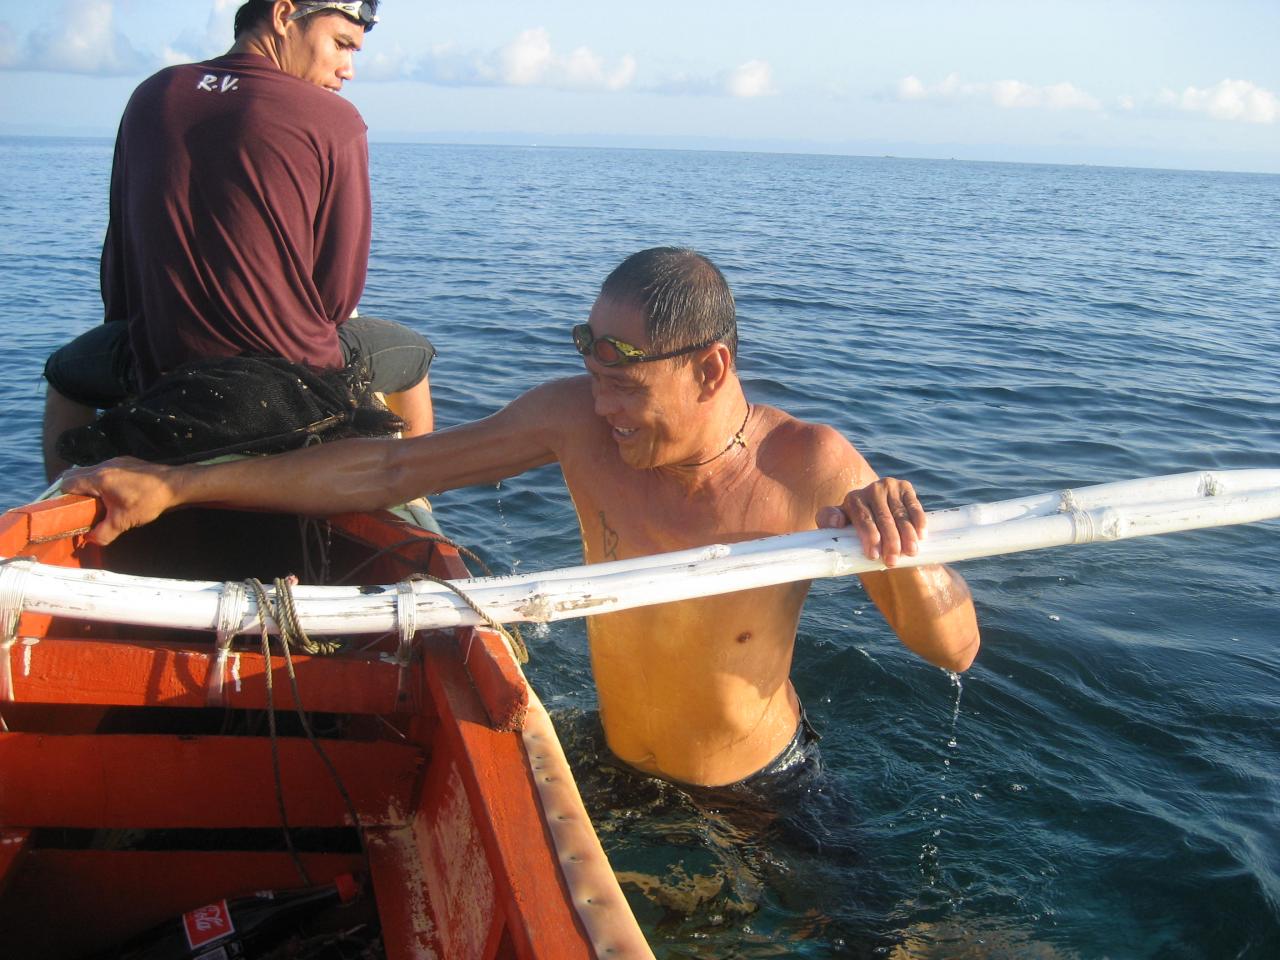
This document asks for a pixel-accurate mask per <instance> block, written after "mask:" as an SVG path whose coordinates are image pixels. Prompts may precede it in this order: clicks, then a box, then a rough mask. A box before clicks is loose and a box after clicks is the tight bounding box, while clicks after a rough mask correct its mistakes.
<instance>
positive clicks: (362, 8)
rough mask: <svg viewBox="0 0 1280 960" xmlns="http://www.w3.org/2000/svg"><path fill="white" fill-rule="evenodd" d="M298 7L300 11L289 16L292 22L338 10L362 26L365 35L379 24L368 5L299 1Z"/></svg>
mask: <svg viewBox="0 0 1280 960" xmlns="http://www.w3.org/2000/svg"><path fill="white" fill-rule="evenodd" d="M296 6H297V8H298V9H297V10H296V11H294V12H293V13H291V14H289V19H290V20H300V19H302V18H303V17H305V16H307V15H308V14H312V13H319V12H320V11H321V10H337V11H338V12H339V13H345V14H346V15H347V16H348V17H350V18H351V19H352V20H354V21H356V22H357V23H358V24H360V26H362V27H364V32H365V33H368V32H369V31H370V30H372V29H373V25H374V24H375V23H377V22H378V18H377V16H376V15H375V14H374V12H373V7H372V6H370V5H369V4H367V3H342V2H338V0H297V3H296Z"/></svg>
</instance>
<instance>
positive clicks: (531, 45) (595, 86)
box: [406, 27, 636, 91]
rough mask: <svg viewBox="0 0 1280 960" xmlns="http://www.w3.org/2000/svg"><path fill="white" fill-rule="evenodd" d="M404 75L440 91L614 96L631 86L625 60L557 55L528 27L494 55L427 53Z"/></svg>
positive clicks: (542, 34) (587, 52) (580, 53)
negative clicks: (498, 89) (538, 90)
mask: <svg viewBox="0 0 1280 960" xmlns="http://www.w3.org/2000/svg"><path fill="white" fill-rule="evenodd" d="M406 72H407V75H408V76H410V77H411V78H413V79H417V80H422V81H425V82H427V83H436V84H440V85H442V86H459V87H469V86H477V87H488V86H507V87H547V88H551V89H556V90H579V91H582V90H603V91H617V90H624V89H626V88H627V87H629V86H630V85H631V83H632V82H633V81H634V80H635V76H636V60H635V57H632V56H631V55H630V54H627V55H625V56H623V57H620V58H619V59H618V60H617V62H616V63H614V64H612V65H610V64H609V63H607V62H606V61H605V59H604V58H603V57H601V56H600V55H599V54H597V53H595V52H594V51H593V50H591V49H590V48H588V47H577V48H575V49H574V50H571V51H570V52H569V53H567V54H562V53H558V52H557V51H556V49H555V47H554V45H553V44H552V42H551V35H550V34H549V33H548V32H547V30H546V29H545V28H543V27H533V28H531V29H529V30H525V31H524V32H523V33H521V34H520V35H519V36H518V37H516V38H515V39H514V40H512V41H511V42H510V43H508V44H506V45H505V46H503V47H501V48H499V49H497V50H492V51H485V52H466V51H463V50H459V49H458V48H457V47H456V46H454V45H453V44H443V45H439V46H436V47H433V48H432V49H431V50H430V51H429V52H428V53H427V54H426V55H425V56H423V57H420V58H417V59H416V60H415V61H413V65H412V69H409V70H407V71H406Z"/></svg>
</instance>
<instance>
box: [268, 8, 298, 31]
mask: <svg viewBox="0 0 1280 960" xmlns="http://www.w3.org/2000/svg"><path fill="white" fill-rule="evenodd" d="M293 12H294V6H293V3H292V0H273V2H272V4H271V32H272V33H274V34H275V35H276V36H278V37H283V36H284V35H285V33H286V32H288V29H289V22H290V21H289V17H290V15H292V13H293Z"/></svg>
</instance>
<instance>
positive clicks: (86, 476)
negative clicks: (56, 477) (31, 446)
mask: <svg viewBox="0 0 1280 960" xmlns="http://www.w3.org/2000/svg"><path fill="white" fill-rule="evenodd" d="M168 471H169V468H167V467H164V466H161V465H159V464H154V463H148V462H146V461H145V460H138V459H135V458H133V457H118V458H116V459H114V460H107V461H106V462H104V463H99V464H96V465H95V466H92V467H76V468H74V469H72V470H68V471H67V472H66V473H64V474H63V475H62V491H63V493H75V494H80V495H81V496H86V497H95V498H97V499H98V500H99V501H100V502H101V503H102V506H103V510H104V516H103V518H102V519H101V520H100V521H98V523H97V524H96V525H95V526H94V527H93V529H92V530H90V531H89V533H88V534H87V537H86V539H88V541H89V542H90V543H96V544H98V545H99V546H106V545H107V544H109V543H111V541H113V540H115V539H116V538H117V537H118V536H120V534H122V533H124V532H125V531H126V530H132V529H133V528H134V527H140V526H142V525H143V524H145V523H150V522H151V521H152V520H154V519H155V518H156V517H158V516H160V514H162V513H164V511H165V510H167V509H168V508H169V507H171V506H173V505H174V504H175V502H176V501H175V498H174V495H173V488H172V486H171V485H170V484H169V482H168V481H167V479H166V474H167V473H168Z"/></svg>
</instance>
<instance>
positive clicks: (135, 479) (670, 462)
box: [64, 248, 979, 790]
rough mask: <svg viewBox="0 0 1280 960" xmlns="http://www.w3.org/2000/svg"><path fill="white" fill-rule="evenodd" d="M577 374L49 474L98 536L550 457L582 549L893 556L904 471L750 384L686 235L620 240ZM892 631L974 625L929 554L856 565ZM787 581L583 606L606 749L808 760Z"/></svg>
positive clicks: (937, 633)
mask: <svg viewBox="0 0 1280 960" xmlns="http://www.w3.org/2000/svg"><path fill="white" fill-rule="evenodd" d="M573 339H574V342H575V344H576V346H577V348H578V351H579V353H580V354H582V356H583V359H584V363H585V365H586V375H584V376H577V377H571V378H567V379H563V380H556V381H552V382H549V383H546V384H543V385H541V386H538V387H536V388H534V389H532V390H530V391H529V392H527V393H525V394H524V395H523V396H521V397H519V398H517V399H516V400H514V401H512V402H511V403H510V404H508V405H507V406H506V407H504V408H503V409H501V410H499V411H498V412H497V413H495V414H493V415H492V416H490V417H487V418H485V419H483V420H479V421H477V422H475V423H468V424H463V425H461V426H457V427H451V428H449V429H447V430H443V431H441V432H439V433H434V434H431V435H430V436H426V437H420V438H417V439H414V440H411V441H408V442H393V441H384V440H346V441H340V442H336V443H332V444H326V445H324V446H320V447H314V448H311V449H307V450H303V451H295V452H292V453H287V454H283V455H281V456H273V457H265V458H254V459H249V460H240V461H235V462H231V463H220V464H215V465H209V466H193V467H184V468H174V467H165V466H159V465H155V464H146V463H142V462H140V461H124V460H117V461H112V462H111V463H108V464H105V465H103V466H100V467H97V468H93V469H91V470H88V471H80V472H77V473H73V474H71V475H70V476H69V478H68V479H67V480H66V481H65V482H64V489H65V490H67V491H69V492H74V493H84V494H92V495H95V496H99V497H101V498H102V500H103V502H104V504H105V506H106V516H105V518H104V519H103V521H102V522H101V523H100V524H99V525H98V526H97V527H96V528H95V529H94V531H93V532H92V533H91V534H90V537H91V539H94V540H96V541H98V542H101V543H106V542H109V541H110V540H112V539H114V538H115V537H116V536H117V535H119V534H120V533H121V532H123V531H124V530H127V529H129V528H130V527H133V526H136V525H138V524H142V523H146V522H147V521H149V520H151V519H152V518H154V517H156V516H157V515H159V514H160V513H161V512H163V511H164V510H167V509H170V508H172V507H175V506H178V505H181V504H194V503H218V504H224V505H228V506H242V507H258V508H266V509H273V510H278V511H283V512H297V513H308V514H329V513H337V512H345V511H357V510H369V509H374V508H376V507H381V506H386V505H388V504H395V503H400V502H402V501H405V500H409V499H411V498H413V497H416V496H419V495H421V494H434V493H438V492H440V491H443V490H449V489H453V488H456V487H462V486H468V485H471V484H481V483H483V484H492V483H495V482H497V481H499V480H501V479H503V478H505V477H510V476H514V475H516V474H519V473H521V472H523V471H525V470H529V469H532V468H534V467H538V466H542V465H544V464H549V463H559V464H560V468H561V470H562V472H563V475H564V479H565V483H566V485H567V486H568V489H569V493H570V494H571V496H572V498H573V503H574V506H575V508H576V510H577V514H578V520H579V523H580V525H581V533H582V546H583V552H584V554H585V559H586V561H587V562H588V563H597V562H601V561H605V560H617V559H625V558H629V557H637V556H642V555H647V554H652V553H658V552H664V551H671V550H681V549H686V548H690V547H695V546H702V545H706V544H710V543H719V542H725V541H740V540H747V539H751V538H756V537H761V536H768V535H773V534H782V533H790V532H794V531H799V530H806V529H813V528H815V527H816V526H823V527H843V526H849V525H851V526H852V527H853V528H854V529H855V530H856V531H857V533H858V536H859V537H860V540H861V543H862V548H863V551H864V552H865V553H866V554H867V556H868V557H872V558H874V557H876V556H879V557H881V558H882V559H883V562H884V564H885V566H886V567H892V566H894V565H895V563H896V562H897V560H898V558H899V557H900V556H901V555H902V554H904V553H905V554H908V555H909V554H914V553H915V552H916V550H917V545H918V542H919V539H920V537H921V536H922V534H923V532H924V525H925V515H924V510H923V508H922V507H921V505H920V502H919V500H918V499H917V498H916V494H915V492H914V490H913V489H912V487H911V485H910V484H909V483H907V482H906V481H903V480H897V479H893V478H883V479H878V478H877V476H876V474H875V472H874V471H873V470H872V469H871V467H870V466H869V465H868V464H867V462H866V460H864V459H863V458H862V456H861V455H860V454H859V453H858V452H857V451H856V450H855V449H854V448H853V447H852V446H851V445H850V444H849V442H848V441H847V440H845V438H844V437H842V436H841V435H840V434H839V433H837V432H836V431H835V430H834V429H832V428H830V427H827V426H822V425H817V424H810V423H804V422H802V421H800V420H797V419H795V418H794V417H791V416H789V415H788V414H786V413H784V412H783V411H781V410H778V409H775V408H773V407H769V406H765V405H762V404H752V403H750V402H749V401H748V400H747V398H746V396H745V395H744V393H743V389H742V385H741V383H740V382H739V380H738V376H737V372H736V370H735V365H734V361H735V355H736V352H737V325H736V319H735V311H734V302H733V296H732V294H731V293H730V291H729V287H728V285H727V283H726V282H725V280H724V277H723V276H722V275H721V273H720V271H719V270H718V269H717V268H716V267H715V266H714V265H713V264H712V263H711V262H710V261H708V260H707V259H706V258H704V257H702V256H700V255H699V254H696V253H694V252H692V251H688V250H680V249H673V248H656V249H652V250H645V251H643V252H641V253H638V254H635V255H633V256H631V257H629V258H628V259H627V260H626V261H624V262H623V263H622V265H621V266H619V267H618V268H617V269H616V270H615V271H614V272H613V273H612V274H610V276H609V277H608V279H607V280H605V282H604V284H603V286H602V288H601V291H600V295H599V298H598V299H597V300H596V302H595V305H594V306H593V308H592V310H591V313H590V317H589V320H588V322H587V323H584V324H580V325H578V326H577V327H575V328H574V330H573ZM862 580H863V583H864V585H865V587H866V590H867V593H868V594H869V595H870V596H871V598H872V600H874V602H875V603H876V605H877V606H878V607H879V608H880V610H881V611H882V612H883V614H884V615H885V617H886V619H887V620H888V622H889V624H890V625H891V626H892V627H893V629H894V631H895V632H896V633H897V635H898V637H899V638H900V639H901V640H902V642H903V643H905V644H906V645H907V646H908V647H909V648H910V649H912V650H914V651H915V652H916V653H918V654H919V655H920V656H922V657H923V658H924V659H926V660H928V661H929V662H930V663H933V664H936V665H938V666H940V667H944V668H946V669H949V670H957V671H959V670H964V669H965V668H967V667H968V666H969V664H970V663H971V662H972V661H973V658H974V656H975V655H976V653H977V650H978V645H979V634H978V626H977V620H976V617H975V614H974V608H973V602H972V600H971V598H970V596H969V591H968V588H967V586H966V585H965V583H964V581H963V579H961V577H960V576H959V575H958V574H956V573H955V572H953V571H952V570H950V569H949V568H946V567H942V566H925V567H916V568H913V569H906V568H904V569H900V570H887V571H882V572H876V573H868V574H866V575H864V576H863V577H862ZM808 586H809V585H808V583H792V584H785V585H782V586H773V587H766V588H761V589H755V590H749V591H742V592H738V593H734V594H731V595H727V596H717V597H709V598H703V599H694V600H687V601H682V602H678V603H668V604H663V605H657V606H649V607H643V608H639V609H633V610H628V611H624V612H617V613H609V614H606V615H601V616H595V617H591V618H589V619H588V637H589V640H590V649H591V660H592V668H593V671H594V675H595V681H596V686H597V690H598V696H599V704H600V718H601V722H602V724H603V727H604V731H605V737H606V741H607V743H608V745H609V748H610V749H611V750H612V752H613V753H614V754H616V755H617V756H618V757H619V758H620V759H621V760H623V761H625V762H626V763H627V764H629V765H631V766H632V767H634V768H637V769H639V770H641V771H644V772H646V773H649V774H654V775H657V776H661V777H664V778H667V779H670V780H674V781H679V782H681V783H684V784H692V785H708V786H719V785H731V784H738V785H741V786H743V787H744V788H746V789H748V790H751V789H754V787H756V786H762V785H764V784H770V785H771V784H773V783H774V782H776V780H777V779H778V778H777V777H776V776H774V774H776V773H778V772H779V771H780V768H785V769H786V770H787V771H788V773H789V774H790V775H802V774H803V773H804V771H805V770H806V769H812V768H815V767H816V766H817V759H816V754H815V752H814V748H813V743H812V740H813V739H814V738H813V735H812V734H811V732H810V730H809V728H808V725H807V724H806V723H805V722H804V721H803V711H802V710H801V707H800V703H799V701H798V699H797V697H796V693H795V690H794V689H793V687H792V685H791V682H790V679H789V674H790V667H791V657H792V652H793V649H794V646H795V635H796V628H797V624H798V621H799V617H800V610H801V607H802V605H803V603H804V599H805V596H806V594H807V592H808Z"/></svg>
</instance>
